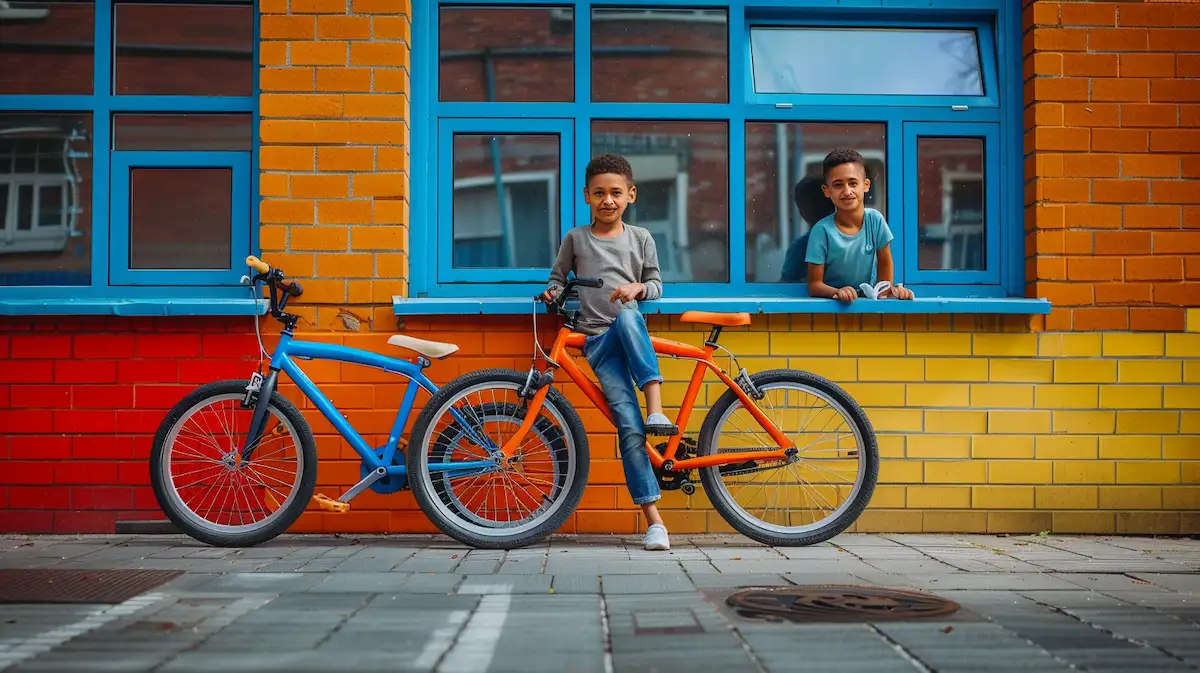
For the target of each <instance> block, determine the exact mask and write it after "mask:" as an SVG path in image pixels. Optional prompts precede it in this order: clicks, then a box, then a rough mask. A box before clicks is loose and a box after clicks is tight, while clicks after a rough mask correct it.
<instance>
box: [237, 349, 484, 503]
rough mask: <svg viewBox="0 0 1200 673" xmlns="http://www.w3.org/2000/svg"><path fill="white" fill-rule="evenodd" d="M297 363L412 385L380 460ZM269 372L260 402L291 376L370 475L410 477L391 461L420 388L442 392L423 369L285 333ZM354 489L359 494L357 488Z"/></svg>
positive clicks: (476, 465)
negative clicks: (345, 366) (338, 365)
mask: <svg viewBox="0 0 1200 673" xmlns="http://www.w3.org/2000/svg"><path fill="white" fill-rule="evenodd" d="M296 360H334V361H337V362H346V363H350V364H356V365H364V366H367V367H374V368H376V369H382V370H384V371H386V372H390V373H393V374H398V375H400V376H403V377H405V378H407V379H408V384H407V386H406V387H405V390H404V399H403V401H402V402H401V404H400V408H399V409H398V410H397V412H396V420H395V422H393V424H392V430H391V432H390V433H389V434H388V440H387V444H385V445H384V447H383V455H382V457H380V456H378V455H376V452H375V449H373V448H372V447H371V446H370V445H369V444H368V443H367V442H366V440H364V439H363V437H362V435H361V434H359V432H358V431H357V430H356V429H355V428H354V426H353V425H351V424H350V421H348V420H346V417H345V416H343V415H342V412H340V411H339V410H338V408H337V407H336V406H334V404H333V402H332V401H330V399H329V398H328V397H326V396H325V394H324V393H323V392H321V389H320V388H319V387H318V386H317V384H315V383H313V381H312V379H310V378H309V377H308V375H307V374H305V373H304V371H303V370H302V369H301V368H300V366H299V365H298V364H296ZM270 369H271V372H270V374H269V375H268V376H267V378H266V380H265V381H264V382H263V384H262V386H261V389H260V394H259V399H260V400H262V399H264V397H265V398H267V399H269V397H270V394H271V392H273V390H274V388H275V382H276V380H277V377H278V373H279V372H280V371H282V372H283V373H285V374H287V375H288V377H290V378H291V379H292V381H293V382H295V384H296V386H297V387H299V388H300V392H302V393H304V396H305V397H307V398H308V399H309V400H311V401H312V403H313V404H314V405H316V407H317V409H318V410H320V412H321V415H323V416H324V417H325V418H326V419H328V420H329V422H330V423H331V424H333V427H334V428H336V429H337V431H338V433H339V434H341V436H342V437H344V438H345V439H346V441H347V442H349V443H350V447H351V448H353V449H354V452H355V453H357V454H358V455H359V456H361V457H362V460H363V462H364V463H366V464H367V465H368V466H370V468H371V470H370V471H371V472H378V471H379V469H380V468H384V469H385V471H386V472H385V473H381V474H379V475H378V476H377V477H376V479H378V478H381V477H383V476H388V477H394V476H399V477H406V476H407V475H408V468H407V466H406V465H403V464H401V465H393V464H392V461H393V459H394V458H395V456H396V450H397V447H398V446H399V444H400V437H401V436H402V435H403V434H404V426H405V425H406V424H407V422H408V415H409V414H410V413H411V412H412V408H413V402H414V400H415V399H416V396H417V390H418V388H421V389H424V390H425V391H426V392H428V393H429V394H431V395H432V394H433V393H435V392H437V390H438V387H437V386H436V385H434V383H433V382H432V381H430V380H429V379H428V378H427V377H426V376H425V373H424V372H423V371H422V366H421V365H420V364H418V363H414V362H411V361H408V360H402V359H399V358H393V357H388V356H386V355H380V354H379V353H375V352H372V351H368V350H363V349H360V348H351V347H349V346H342V345H338V344H328V343H322V342H317V341H302V340H299V339H294V338H293V337H292V334H291V333H290V332H289V331H286V330H285V331H284V332H283V333H281V335H280V339H279V344H278V345H277V346H276V347H275V352H274V353H273V354H272V356H271V365H270ZM258 409H262V413H263V414H264V415H265V413H266V405H260V406H259V407H258ZM258 409H256V412H255V418H256V419H257V417H258V415H259V413H258ZM452 413H453V414H454V416H455V419H456V420H457V421H458V422H459V423H460V424H462V425H463V427H465V428H468V431H469V428H470V425H469V424H468V423H467V422H466V421H465V419H463V418H461V417H460V416H459V415H458V412H457V410H452ZM256 427H258V428H259V432H260V433H261V428H262V426H261V425H257V426H256ZM252 437H254V433H250V434H249V435H248V436H247V450H245V451H244V455H246V456H247V458H248V455H249V450H252V449H253V446H254V445H256V444H257V441H256V440H254V439H252ZM495 467H496V464H495V463H494V462H492V461H463V462H455V463H431V464H430V465H429V469H430V470H431V471H434V472H443V471H453V472H461V471H471V470H489V469H494V468H495ZM370 476H371V475H368V479H370ZM364 481H365V483H364V484H362V486H363V488H365V487H366V486H367V485H369V484H370V483H372V482H373V481H374V479H371V480H370V481H366V480H364ZM355 488H357V486H356V487H355ZM351 492H352V496H351V497H353V495H357V493H358V492H361V489H359V491H358V492H355V491H354V489H351Z"/></svg>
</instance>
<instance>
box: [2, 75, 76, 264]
mask: <svg viewBox="0 0 1200 673" xmlns="http://www.w3.org/2000/svg"><path fill="white" fill-rule="evenodd" d="M0 79H2V78H0ZM91 154H92V141H91V116H90V115H86V114H45V113H0V286H3V285H90V284H91V282H92V271H91V269H92V242H91V239H92V236H91V234H92V226H91V205H92V162H91V158H90V157H91Z"/></svg>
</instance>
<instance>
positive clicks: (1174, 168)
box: [1121, 154, 1180, 201]
mask: <svg viewBox="0 0 1200 673" xmlns="http://www.w3.org/2000/svg"><path fill="white" fill-rule="evenodd" d="M1179 167H1180V163H1179V157H1173V156H1163V155H1153V154H1150V155H1127V156H1124V157H1122V158H1121V175H1122V176H1123V177H1146V178H1177V177H1179ZM1156 184H1158V183H1156ZM1162 184H1166V183H1162ZM1155 200H1156V201H1161V199H1159V198H1158V193H1157V192H1156V193H1155Z"/></svg>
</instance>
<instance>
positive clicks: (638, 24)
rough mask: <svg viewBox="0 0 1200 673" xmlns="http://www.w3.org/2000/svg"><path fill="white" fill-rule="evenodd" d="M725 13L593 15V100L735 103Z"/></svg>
mask: <svg viewBox="0 0 1200 673" xmlns="http://www.w3.org/2000/svg"><path fill="white" fill-rule="evenodd" d="M728 23H729V21H728V16H727V13H726V11H725V10H723V9H639V8H622V9H593V10H592V100H593V101H598V102H615V103H646V102H656V103H726V102H728V101H729V39H728V31H727V28H728Z"/></svg>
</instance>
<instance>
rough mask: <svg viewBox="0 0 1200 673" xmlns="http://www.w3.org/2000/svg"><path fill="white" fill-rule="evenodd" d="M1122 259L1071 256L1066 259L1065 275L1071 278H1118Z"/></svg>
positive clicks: (1122, 266) (1120, 274) (1119, 277)
mask: <svg viewBox="0 0 1200 673" xmlns="http://www.w3.org/2000/svg"><path fill="white" fill-rule="evenodd" d="M1122 262H1123V260H1120V259H1113V258H1106V257H1071V258H1069V259H1067V277H1068V278H1070V279H1071V280H1120V279H1121V277H1122V275H1123V273H1124V271H1123V269H1124V265H1123V263H1122Z"/></svg>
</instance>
